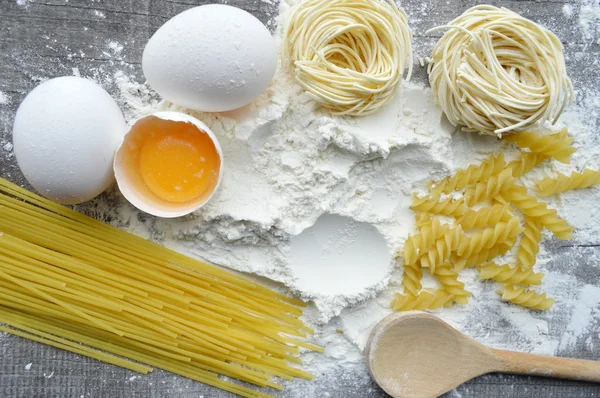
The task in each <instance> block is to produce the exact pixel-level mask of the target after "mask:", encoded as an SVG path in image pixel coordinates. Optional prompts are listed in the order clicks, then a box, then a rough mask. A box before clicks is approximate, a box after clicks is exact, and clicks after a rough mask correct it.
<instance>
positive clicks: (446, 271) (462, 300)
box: [435, 264, 471, 304]
mask: <svg viewBox="0 0 600 398" xmlns="http://www.w3.org/2000/svg"><path fill="white" fill-rule="evenodd" d="M435 276H437V278H438V280H439V281H440V283H441V285H442V286H443V289H444V290H445V291H447V292H448V293H450V294H451V295H452V296H454V298H453V300H454V301H455V302H457V303H459V304H467V303H468V302H469V297H471V293H469V292H467V291H466V290H465V284H464V283H462V282H460V281H459V280H458V274H457V273H456V272H455V271H453V270H452V268H451V265H450V264H442V265H440V266H439V267H438V268H436V270H435Z"/></svg>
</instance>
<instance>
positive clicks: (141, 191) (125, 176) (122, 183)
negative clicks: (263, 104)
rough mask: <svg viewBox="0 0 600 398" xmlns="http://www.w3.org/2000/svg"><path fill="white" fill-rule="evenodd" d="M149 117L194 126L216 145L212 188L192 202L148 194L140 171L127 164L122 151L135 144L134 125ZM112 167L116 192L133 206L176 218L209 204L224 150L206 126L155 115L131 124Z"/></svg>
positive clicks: (193, 120)
mask: <svg viewBox="0 0 600 398" xmlns="http://www.w3.org/2000/svg"><path fill="white" fill-rule="evenodd" d="M152 116H153V117H158V118H160V119H163V120H170V121H174V122H184V123H191V124H193V125H194V126H196V127H197V128H198V130H201V131H204V132H206V133H207V134H208V136H209V137H210V139H211V140H212V142H213V143H214V145H215V148H216V150H217V152H218V154H219V158H220V159H221V164H220V167H219V178H218V181H217V185H216V186H215V187H214V189H212V190H211V191H208V192H206V193H205V194H203V195H202V196H200V197H199V198H197V199H195V200H192V201H189V202H184V203H173V202H167V201H166V200H164V199H161V198H159V197H157V196H156V195H155V194H154V193H153V192H152V191H150V189H149V188H148V187H147V186H146V184H145V183H144V181H143V179H142V177H141V176H140V175H139V174H138V171H139V169H136V168H135V167H134V166H132V165H131V163H128V159H127V156H126V154H127V151H125V150H124V149H125V147H126V145H135V143H133V140H132V138H133V134H134V131H135V126H136V124H137V123H138V122H140V121H141V120H144V119H145V118H148V117H152ZM113 167H114V173H115V178H116V180H117V185H118V186H119V190H120V191H121V193H122V194H123V196H124V197H125V198H126V199H127V200H128V201H129V202H130V203H131V204H132V205H134V206H135V207H137V208H138V209H140V210H142V211H143V212H145V213H148V214H151V215H153V216H157V217H163V218H175V217H181V216H184V215H186V214H190V213H192V212H194V211H196V210H198V209H200V208H201V207H202V206H204V205H205V204H206V203H208V201H209V200H210V199H211V198H212V197H213V195H214V194H215V192H216V191H217V190H218V189H219V185H220V184H221V179H222V178H223V150H222V149H221V145H220V144H219V141H218V139H217V137H216V136H215V134H214V133H213V132H212V131H211V130H210V129H209V128H208V126H207V125H206V124H204V123H202V122H201V121H200V120H198V119H196V118H195V117H193V116H190V115H188V114H185V113H181V112H156V113H152V114H150V115H147V116H144V117H142V118H140V119H138V120H136V121H135V122H134V123H133V124H132V126H131V128H130V129H129V131H128V132H127V134H125V137H124V138H123V141H122V142H121V144H120V145H119V147H118V148H117V152H116V154H115V160H114V165H113Z"/></svg>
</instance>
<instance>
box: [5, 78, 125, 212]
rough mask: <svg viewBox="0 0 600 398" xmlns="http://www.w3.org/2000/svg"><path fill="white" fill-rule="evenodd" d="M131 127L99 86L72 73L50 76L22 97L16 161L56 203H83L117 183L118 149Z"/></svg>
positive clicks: (15, 132)
mask: <svg viewBox="0 0 600 398" xmlns="http://www.w3.org/2000/svg"><path fill="white" fill-rule="evenodd" d="M126 130H127V126H126V124H125V120H124V119H123V114H122V113H121V110H120V109H119V107H118V106H117V104H116V103H115V101H114V100H113V99H112V98H111V97H110V95H109V94H108V93H107V92H106V91H104V90H103V89H102V88H101V87H100V86H98V85H97V84H95V83H94V82H92V81H89V80H86V79H82V78H79V77H74V76H65V77H59V78H56V79H51V80H48V81H46V82H44V83H42V84H40V85H39V86H38V87H36V88H35V89H34V90H33V91H31V92H30V93H29V94H28V95H27V97H25V99H24V100H23V102H22V103H21V105H20V106H19V109H18V111H17V115H16V117H15V123H14V127H13V143H14V151H15V156H16V158H17V163H18V164H19V167H20V168H21V171H22V172H23V175H24V176H25V178H26V179H27V181H29V183H30V184H31V185H32V186H33V187H34V188H35V189H36V190H37V191H38V192H40V193H41V194H42V195H44V196H46V197H47V198H48V199H51V200H53V201H55V202H58V203H63V204H75V203H81V202H85V201H86V200H89V199H92V198H93V197H95V196H97V195H98V194H100V193H101V192H102V191H104V190H105V189H106V188H108V187H109V186H110V185H111V184H112V183H113V181H114V174H113V170H112V163H113V158H114V152H115V150H116V148H117V146H118V145H119V143H120V141H121V139H122V138H123V135H124V134H125V131H126Z"/></svg>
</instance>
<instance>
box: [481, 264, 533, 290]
mask: <svg viewBox="0 0 600 398" xmlns="http://www.w3.org/2000/svg"><path fill="white" fill-rule="evenodd" d="M478 268H479V278H480V279H482V280H485V279H493V280H495V281H498V282H504V283H508V284H511V285H515V284H520V285H539V284H540V283H542V278H543V277H544V274H543V273H541V272H534V271H533V269H521V268H520V267H511V266H510V265H508V264H502V265H498V264H496V263H492V262H490V263H486V264H482V265H480V266H479V267H478Z"/></svg>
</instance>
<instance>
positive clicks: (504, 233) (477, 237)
mask: <svg viewBox="0 0 600 398" xmlns="http://www.w3.org/2000/svg"><path fill="white" fill-rule="evenodd" d="M521 232H523V228H522V227H521V225H520V224H519V219H518V218H517V217H513V218H511V219H510V220H509V221H508V222H507V223H504V222H499V223H498V224H496V225H495V226H494V227H490V228H486V229H484V230H482V231H478V232H476V233H474V234H473V236H471V237H465V238H464V239H462V241H461V242H460V244H459V245H458V249H457V250H456V254H457V255H459V256H461V257H469V256H471V255H473V254H475V253H479V252H480V251H482V250H483V249H489V248H491V247H493V246H494V245H496V244H497V243H503V242H505V241H507V240H510V239H512V238H514V237H516V236H517V235H519V234H520V233H521Z"/></svg>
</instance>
